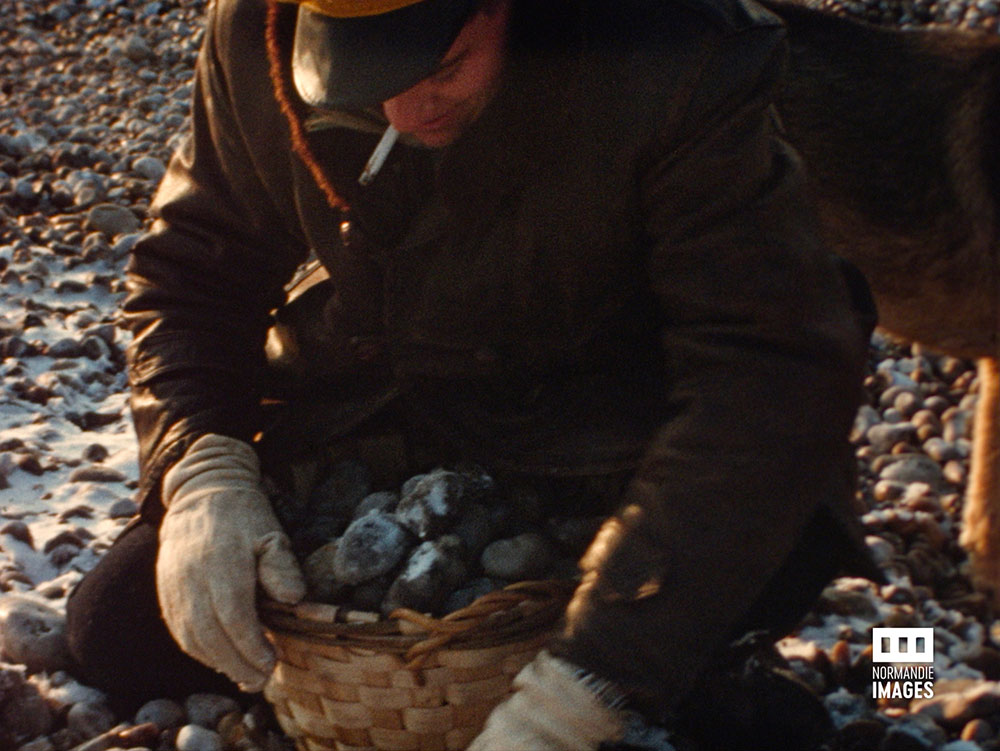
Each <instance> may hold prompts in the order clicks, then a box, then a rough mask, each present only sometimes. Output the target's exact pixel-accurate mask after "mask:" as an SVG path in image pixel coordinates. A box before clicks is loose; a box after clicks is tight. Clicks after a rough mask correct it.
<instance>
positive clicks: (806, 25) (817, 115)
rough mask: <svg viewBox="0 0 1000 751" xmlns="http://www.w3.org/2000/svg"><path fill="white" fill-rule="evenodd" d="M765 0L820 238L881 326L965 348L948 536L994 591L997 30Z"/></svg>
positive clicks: (999, 163)
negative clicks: (895, 23) (783, 35)
mask: <svg viewBox="0 0 1000 751" xmlns="http://www.w3.org/2000/svg"><path fill="white" fill-rule="evenodd" d="M764 4H765V5H766V6H767V7H769V8H770V9H771V10H772V11H774V12H776V13H777V14H778V15H779V16H781V17H782V19H783V20H784V21H785V23H786V24H787V26H788V29H789V31H788V37H789V44H790V48H791V55H790V62H789V70H788V83H787V87H786V89H785V91H784V93H783V95H782V96H781V98H780V99H779V102H778V110H779V113H780V117H781V120H782V122H783V124H784V127H785V129H786V136H787V138H788V139H789V140H790V141H791V143H792V144H793V145H795V146H796V147H797V149H798V150H799V152H800V154H802V156H803V158H804V160H805V164H806V169H807V173H808V174H809V180H810V189H811V191H812V193H813V194H814V197H815V201H816V205H817V210H818V213H819V218H820V224H821V227H822V231H823V233H824V234H825V237H826V240H827V242H828V243H829V245H830V247H831V249H832V250H833V251H835V252H836V253H838V254H840V255H842V256H843V257H845V258H847V259H849V260H850V261H852V262H853V263H854V264H855V265H857V266H858V267H859V268H860V269H861V271H862V272H863V273H864V274H865V276H866V277H867V279H868V281H869V283H870V285H871V287H872V291H873V293H874V295H875V299H876V303H877V307H878V313H879V324H880V325H881V326H882V327H883V328H885V329H886V330H887V331H889V332H891V333H893V334H896V335H898V336H901V337H903V338H906V339H910V340H915V341H919V342H922V343H924V344H926V345H927V346H928V347H930V348H932V349H934V350H937V351H940V352H944V353H947V354H951V355H954V356H957V357H964V358H973V359H976V360H977V361H978V372H979V399H978V403H977V407H976V414H975V434H974V436H973V454H972V459H971V471H970V479H969V486H968V489H967V494H966V499H965V506H964V511H963V525H962V535H961V542H962V544H963V545H964V546H965V547H966V548H967V550H968V551H969V553H970V557H971V560H972V570H973V577H974V579H975V580H976V583H977V585H978V586H980V587H981V588H983V589H987V590H992V591H993V592H995V593H997V594H998V595H1000V366H998V360H1000V273H998V268H1000V228H998V222H1000V35H997V34H987V33H984V32H973V31H963V30H960V29H956V28H953V27H937V26H935V27H924V28H921V29H914V30H908V29H898V28H890V27H885V26H876V25H872V24H869V23H865V22H862V21H859V20H854V19H851V18H845V17H841V16H837V15H834V14H832V13H830V12H826V11H820V10H815V9H810V8H807V7H804V6H803V5H801V4H798V3H795V2H788V0H780V1H775V0H765V3H764ZM997 602H998V603H1000V596H998V597H997Z"/></svg>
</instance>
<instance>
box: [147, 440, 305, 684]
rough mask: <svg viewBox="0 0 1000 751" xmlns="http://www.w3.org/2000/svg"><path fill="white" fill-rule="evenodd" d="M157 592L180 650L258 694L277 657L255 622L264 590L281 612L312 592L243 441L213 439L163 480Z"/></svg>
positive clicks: (193, 447)
mask: <svg viewBox="0 0 1000 751" xmlns="http://www.w3.org/2000/svg"><path fill="white" fill-rule="evenodd" d="M163 502H164V504H166V506H167V512H166V514H165V516H164V517H163V523H162V526H161V527H160V548H159V554H158V555H157V559H156V590H157V593H158V596H159V601H160V610H161V611H162V613H163V619H164V620H165V621H166V623H167V627H168V628H169V629H170V633H171V634H172V635H173V637H174V639H175V640H176V641H177V643H178V644H179V645H180V647H181V649H183V650H184V651H185V652H187V653H188V654H190V655H191V656H192V657H194V658H196V659H198V660H200V661H201V662H203V663H205V664H206V665H208V666H209V667H212V668H214V669H216V670H218V671H220V672H222V673H225V674H226V675H227V676H229V677H230V678H231V679H232V680H233V681H235V682H236V683H237V684H239V686H240V688H241V689H243V690H244V691H251V692H252V691H260V690H261V689H262V688H263V687H264V684H265V683H266V682H267V679H268V677H269V676H270V674H271V671H272V669H273V668H274V651H273V649H272V648H271V646H270V645H269V644H268V642H267V640H266V639H265V638H264V634H263V630H262V628H261V624H260V621H259V619H258V617H257V609H256V590H257V585H258V583H259V584H260V586H261V588H262V589H263V590H264V592H266V593H267V594H268V595H269V596H270V597H272V598H273V599H275V600H278V601H279V602H286V603H294V602H297V601H299V600H301V599H302V598H303V597H304V596H305V592H306V587H305V582H304V581H303V578H302V574H301V572H300V571H299V567H298V563H297V562H296V560H295V557H294V555H293V554H292V552H291V545H290V543H289V540H288V537H287V536H286V535H285V533H284V532H282V531H281V526H280V524H279V523H278V520H277V518H276V517H275V515H274V512H273V511H272V510H271V506H270V503H269V502H268V500H267V497H266V496H265V495H264V493H263V491H262V490H261V487H260V465H259V463H258V460H257V455H256V454H255V453H254V451H253V449H252V448H251V447H250V446H249V445H248V444H246V443H244V442H243V441H240V440H237V439H235V438H228V437H226V436H221V435H214V434H209V435H205V436H202V437H201V438H199V439H198V440H196V441H195V442H194V443H193V444H192V445H191V447H190V448H189V449H188V451H187V452H186V453H185V454H184V456H183V457H182V458H181V460H180V461H178V462H177V463H176V464H175V465H173V466H172V467H171V468H170V469H169V470H168V471H167V473H166V474H165V475H164V477H163Z"/></svg>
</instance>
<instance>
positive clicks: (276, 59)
mask: <svg viewBox="0 0 1000 751" xmlns="http://www.w3.org/2000/svg"><path fill="white" fill-rule="evenodd" d="M266 42H267V59H268V64H269V68H270V74H271V83H272V86H273V88H274V98H275V99H276V100H277V101H278V106H279V107H280V108H281V111H282V113H283V114H284V115H285V119H286V120H288V128H289V130H290V131H291V139H292V150H293V151H294V152H295V153H296V154H297V155H298V157H299V158H300V159H301V160H302V162H303V163H304V164H305V165H306V168H307V169H308V170H309V174H311V175H312V177H313V180H315V181H316V185H318V186H319V189H320V190H321V191H322V192H323V195H324V196H325V197H326V202H327V203H328V204H329V205H330V208H333V209H343V208H346V207H347V203H346V202H345V201H344V200H343V199H342V198H341V197H340V196H339V195H337V191H335V190H334V189H333V186H332V185H331V184H330V181H329V180H328V179H327V177H326V173H325V172H323V168H322V167H320V166H319V164H318V163H317V162H316V157H315V156H314V155H313V153H312V149H310V148H309V143H308V141H307V140H306V134H305V130H304V129H303V128H302V121H301V120H300V119H299V116H298V114H297V113H296V112H295V108H294V107H293V106H292V101H291V98H290V96H289V93H288V82H287V81H286V80H285V76H284V74H283V72H282V67H281V54H280V47H279V46H278V3H277V0H267V31H266Z"/></svg>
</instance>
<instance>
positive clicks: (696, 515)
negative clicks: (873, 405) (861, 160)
mask: <svg viewBox="0 0 1000 751" xmlns="http://www.w3.org/2000/svg"><path fill="white" fill-rule="evenodd" d="M784 52H785V48H784V40H783V35H782V33H781V32H780V30H779V29H778V28H776V27H775V26H773V25H768V26H764V27H763V28H762V27H761V26H759V25H758V26H755V27H752V28H749V29H746V30H744V31H741V32H734V33H732V34H731V35H730V36H729V37H728V38H727V39H724V40H723V41H722V42H721V43H720V44H719V45H718V50H717V52H716V53H715V54H714V55H713V56H712V57H710V58H708V62H707V63H706V64H705V65H704V67H703V68H702V73H701V79H700V81H699V84H698V86H697V87H695V92H696V93H695V94H693V95H692V97H691V100H690V102H689V104H688V106H687V108H686V113H687V114H686V115H685V116H682V118H681V125H680V126H679V133H680V136H679V137H678V136H676V135H671V136H661V138H660V140H658V141H657V142H656V143H654V144H653V145H652V146H651V147H650V149H649V154H648V159H647V161H646V162H645V163H646V164H649V165H651V166H650V168H649V169H646V170H644V171H643V174H642V175H641V177H640V190H641V196H642V201H643V214H644V217H645V220H644V221H645V228H646V231H647V233H648V236H649V238H650V246H651V253H650V256H649V258H648V278H649V282H650V284H651V286H652V289H653V291H654V293H655V296H656V298H657V300H658V304H659V306H660V308H661V312H662V314H663V317H664V319H665V321H666V325H665V327H664V330H663V333H662V351H663V355H662V356H663V358H664V372H665V377H664V384H665V388H668V389H669V390H668V393H667V396H666V399H667V413H668V415H669V416H670V417H669V419H668V420H667V421H666V422H665V423H664V424H663V425H662V426H661V427H660V428H659V429H658V431H657V432H656V434H655V437H654V438H653V440H652V441H651V443H650V445H649V446H648V447H647V450H646V451H645V454H644V456H643V458H642V460H641V462H640V465H639V468H638V470H637V472H636V474H635V476H634V479H633V480H632V482H631V484H630V487H629V489H628V491H627V493H626V498H625V503H624V505H623V507H622V508H623V510H622V511H621V512H620V514H619V515H618V516H617V517H616V519H615V520H614V521H613V522H611V523H609V524H608V525H606V526H605V528H604V529H603V530H602V533H601V534H600V535H599V536H598V538H597V539H596V540H595V542H594V544H593V545H592V546H591V549H590V551H589V552H588V555H587V556H586V557H585V558H584V561H583V564H584V568H585V575H584V580H583V583H582V584H581V586H580V588H579V589H578V590H577V593H576V596H575V597H574V600H573V602H572V603H571V605H570V607H569V610H568V618H567V626H566V631H565V634H564V638H563V639H562V640H561V642H560V643H558V644H557V649H558V651H559V652H561V653H563V654H564V655H566V656H568V657H569V658H570V659H572V660H573V661H574V662H576V663H578V664H581V665H583V666H584V667H585V668H587V669H589V670H592V671H594V672H595V673H597V674H599V675H602V676H603V677H606V678H609V679H612V680H615V681H617V682H618V683H619V684H620V685H622V686H623V687H624V688H626V689H627V690H629V691H631V692H633V693H634V694H635V695H636V696H639V697H643V698H645V699H647V700H649V701H651V702H655V706H657V707H658V708H660V709H664V710H670V709H671V708H673V707H676V704H677V702H678V701H679V700H680V699H681V698H683V696H684V695H685V693H686V691H687V690H688V689H689V688H690V686H691V684H692V683H693V681H694V679H695V678H696V677H697V675H698V673H699V671H701V670H702V669H703V668H704V666H705V665H706V663H707V660H708V659H709V658H710V656H711V655H712V654H713V653H715V652H717V650H719V649H721V648H722V647H724V646H725V645H726V643H727V642H728V641H729V640H730V639H732V638H733V629H734V628H735V627H736V626H737V625H738V621H739V619H740V618H741V616H743V615H745V614H746V613H747V611H748V610H749V608H750V605H751V604H752V603H753V601H754V599H755V598H756V597H757V595H758V594H759V593H760V592H761V591H762V589H763V588H764V586H765V585H766V584H767V582H768V580H769V579H770V578H771V577H772V576H773V575H774V574H775V573H776V571H777V569H778V568H779V566H780V565H781V564H782V562H783V561H784V560H785V559H786V557H787V556H788V554H789V552H790V551H791V550H792V548H793V547H794V546H795V544H796V542H797V538H798V537H799V535H800V532H801V530H802V529H803V528H804V527H805V525H806V524H807V522H808V521H809V520H810V518H811V517H812V516H813V514H814V513H815V512H816V510H817V508H818V505H819V504H821V503H829V504H831V505H833V506H834V507H836V506H840V507H842V508H843V507H844V504H845V503H846V501H847V499H848V498H849V496H850V493H851V492H852V483H853V470H852V469H851V466H852V464H851V462H852V456H851V453H850V447H849V444H848V442H847V438H846V436H847V433H848V430H849V427H850V424H851V421H852V418H853V416H854V414H855V411H856V409H857V406H858V405H859V402H860V399H861V381H862V373H863V364H864V358H865V354H866V347H867V333H868V332H867V331H865V327H864V326H863V325H861V323H860V321H859V319H858V317H857V316H856V315H855V313H854V310H853V308H852V305H851V300H850V294H849V292H848V290H847V287H846V284H845V282H844V278H843V276H842V275H841V273H839V271H838V268H837V266H836V264H835V262H834V260H833V259H832V257H831V256H830V255H829V254H828V253H827V252H826V251H825V250H824V249H823V248H822V246H821V244H820V243H819V241H818V239H817V235H816V232H815V228H814V224H813V218H812V216H811V211H810V209H809V207H808V205H807V202H806V200H805V197H804V194H805V191H804V186H803V183H802V170H801V167H800V164H799V162H798V159H797V157H796V155H795V154H794V153H793V152H792V151H791V150H790V149H789V148H788V147H787V146H786V144H784V143H783V142H782V140H781V139H780V137H779V135H778V132H777V128H776V125H775V120H774V117H773V113H772V110H771V107H770V103H771V100H772V97H773V95H774V93H775V88H776V86H777V84H778V82H779V80H780V77H781V72H782V65H783V59H784Z"/></svg>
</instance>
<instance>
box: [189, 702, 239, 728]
mask: <svg viewBox="0 0 1000 751" xmlns="http://www.w3.org/2000/svg"><path fill="white" fill-rule="evenodd" d="M239 708H240V705H239V704H238V703H237V702H236V700H235V699H233V698H231V697H229V696H222V695H220V694H191V695H190V696H189V697H188V698H187V699H186V700H185V701H184V711H185V712H186V713H187V718H188V722H189V723H190V724H191V725H198V726H201V727H203V728H208V729H211V730H214V729H215V728H216V727H217V726H218V724H219V720H220V719H222V717H223V716H224V715H227V714H229V713H230V712H236V711H238V710H239Z"/></svg>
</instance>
